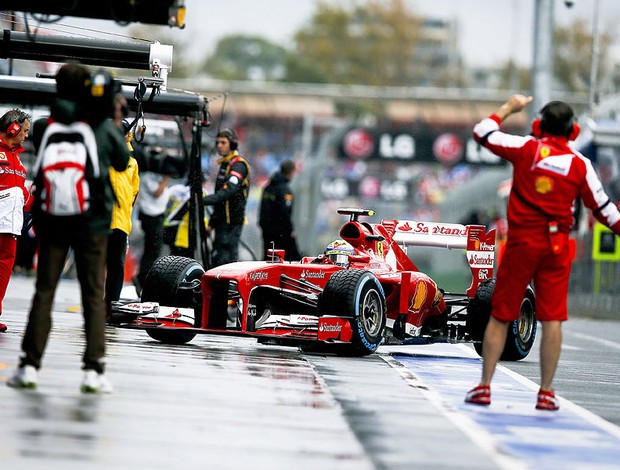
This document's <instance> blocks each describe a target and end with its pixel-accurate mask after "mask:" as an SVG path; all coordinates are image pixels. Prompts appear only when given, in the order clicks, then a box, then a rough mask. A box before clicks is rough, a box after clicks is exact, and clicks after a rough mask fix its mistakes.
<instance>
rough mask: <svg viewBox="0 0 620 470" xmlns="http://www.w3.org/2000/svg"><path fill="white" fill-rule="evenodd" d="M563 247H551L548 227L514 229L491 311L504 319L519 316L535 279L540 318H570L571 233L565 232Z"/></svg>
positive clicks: (496, 285)
mask: <svg viewBox="0 0 620 470" xmlns="http://www.w3.org/2000/svg"><path fill="white" fill-rule="evenodd" d="M559 237H560V251H559V253H558V254H554V253H553V252H552V251H551V244H550V241H549V233H548V231H547V230H542V229H538V230H536V231H532V230H525V229H520V230H512V229H511V230H510V231H509V233H508V241H507V242H506V251H505V252H504V255H503V257H502V262H501V264H500V266H499V268H498V271H497V281H496V284H495V290H494V292H493V298H492V307H493V308H492V312H491V315H493V317H495V318H496V319H498V320H500V321H503V322H511V321H514V320H516V319H517V318H519V311H520V306H521V302H522V300H523V296H524V294H525V290H526V288H527V285H528V284H529V283H530V281H532V280H533V281H534V291H535V293H536V318H537V319H538V320H540V321H554V320H555V321H566V320H567V319H568V306H567V302H568V278H569V275H570V269H571V254H570V247H569V242H568V234H565V233H561V234H559Z"/></svg>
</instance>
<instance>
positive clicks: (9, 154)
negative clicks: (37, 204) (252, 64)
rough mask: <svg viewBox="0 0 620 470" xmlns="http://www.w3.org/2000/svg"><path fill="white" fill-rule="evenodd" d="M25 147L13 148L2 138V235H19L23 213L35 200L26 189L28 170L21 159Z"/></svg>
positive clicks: (0, 155)
mask: <svg viewBox="0 0 620 470" xmlns="http://www.w3.org/2000/svg"><path fill="white" fill-rule="evenodd" d="M23 151H24V148H23V147H21V146H20V147H16V148H11V147H10V146H8V145H7V144H6V142H4V140H2V138H0V233H13V234H15V235H19V234H20V233H21V229H22V223H23V212H24V211H26V212H29V211H30V208H31V207H32V202H33V198H32V195H31V194H30V192H29V191H28V189H27V188H26V168H25V167H24V165H23V164H22V162H21V160H20V159H19V154H20V153H21V152H23Z"/></svg>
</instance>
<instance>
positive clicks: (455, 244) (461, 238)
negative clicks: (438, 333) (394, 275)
mask: <svg viewBox="0 0 620 470" xmlns="http://www.w3.org/2000/svg"><path fill="white" fill-rule="evenodd" d="M381 225H383V226H384V227H385V228H386V229H387V230H388V231H390V232H392V231H393V235H392V238H393V240H394V241H395V242H396V243H398V244H399V245H403V246H428V247H438V248H448V249H451V250H465V252H466V257H467V262H468V263H469V268H470V269H471V273H472V283H471V286H470V287H469V288H468V289H467V296H468V297H473V296H474V295H475V293H476V290H477V289H478V284H480V282H482V281H484V280H485V279H491V278H492V277H493V269H494V268H493V266H494V262H495V229H492V230H489V231H488V232H487V231H486V227H485V226H484V225H462V224H446V223H442V222H420V221H413V220H382V221H381Z"/></svg>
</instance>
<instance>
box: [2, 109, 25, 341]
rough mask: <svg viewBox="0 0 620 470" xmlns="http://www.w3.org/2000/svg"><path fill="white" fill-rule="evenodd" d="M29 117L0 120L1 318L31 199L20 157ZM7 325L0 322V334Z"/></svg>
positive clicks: (17, 114) (14, 114)
mask: <svg viewBox="0 0 620 470" xmlns="http://www.w3.org/2000/svg"><path fill="white" fill-rule="evenodd" d="M30 119H31V117H30V115H29V114H26V113H25V112H23V111H21V110H19V109H11V110H9V111H7V112H6V113H4V114H3V115H2V116H1V117H0V315H2V301H3V300H4V295H5V294H6V290H7V287H8V285H9V280H10V278H11V272H12V270H13V263H14V262H15V253H16V250H17V237H18V236H19V235H20V234H21V230H22V226H23V222H24V217H23V213H24V211H26V212H29V211H30V208H31V206H32V201H33V198H32V197H31V195H30V192H29V191H28V189H26V168H25V167H24V165H23V164H22V161H21V160H20V158H19V154H20V153H21V152H23V151H24V147H23V146H22V144H23V143H24V140H26V138H27V137H28V132H30ZM6 330H7V326H6V325H5V324H4V323H0V332H3V331H6Z"/></svg>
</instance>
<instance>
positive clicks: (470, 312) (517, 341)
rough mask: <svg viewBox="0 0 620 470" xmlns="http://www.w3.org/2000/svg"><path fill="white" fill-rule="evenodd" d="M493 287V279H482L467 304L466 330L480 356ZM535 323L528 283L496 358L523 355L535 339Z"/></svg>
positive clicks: (533, 299)
mask: <svg viewBox="0 0 620 470" xmlns="http://www.w3.org/2000/svg"><path fill="white" fill-rule="evenodd" d="M494 288H495V279H489V280H486V281H483V282H482V283H480V285H479V286H478V290H477V292H476V295H475V296H474V298H473V299H472V300H471V301H470V303H469V305H468V306H467V322H466V326H467V331H468V332H469V335H470V337H471V339H472V341H473V345H474V349H475V350H476V352H477V353H478V354H479V355H480V356H482V340H483V339H484V331H485V329H486V326H487V323H488V322H489V318H490V316H491V297H492V296H493V290H494ZM537 326H538V325H537V323H536V302H535V296H534V290H533V289H532V288H531V286H528V287H527V289H526V291H525V295H524V296H523V300H522V301H521V307H520V310H519V318H518V319H517V320H515V321H513V322H511V323H510V324H509V325H508V334H507V336H506V344H505V345H504V350H503V351H502V355H501V357H500V360H502V361H519V360H521V359H524V358H525V357H527V355H528V354H529V353H530V350H531V349H532V346H533V345H534V340H535V339H536V331H537Z"/></svg>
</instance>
